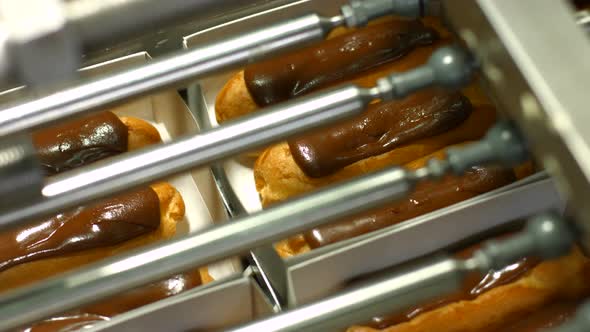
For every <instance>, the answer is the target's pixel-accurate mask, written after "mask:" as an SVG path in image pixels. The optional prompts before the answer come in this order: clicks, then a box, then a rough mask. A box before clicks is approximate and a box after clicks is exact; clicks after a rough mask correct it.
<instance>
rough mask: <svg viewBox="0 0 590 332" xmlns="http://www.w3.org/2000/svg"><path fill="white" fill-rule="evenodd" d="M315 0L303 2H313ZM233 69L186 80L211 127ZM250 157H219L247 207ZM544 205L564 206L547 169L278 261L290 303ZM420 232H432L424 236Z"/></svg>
mask: <svg viewBox="0 0 590 332" xmlns="http://www.w3.org/2000/svg"><path fill="white" fill-rule="evenodd" d="M313 3H314V1H305V5H306V6H313ZM315 3H316V6H317V7H318V8H320V7H321V9H318V12H321V13H323V14H325V15H333V14H335V13H337V11H338V8H339V6H340V4H339V3H333V4H330V5H326V4H325V3H320V2H319V1H315ZM302 12H305V10H300V8H298V7H297V6H293V7H289V6H285V7H281V8H279V9H277V10H275V11H273V12H272V13H265V14H261V16H260V17H258V16H256V17H252V18H246V19H244V20H238V21H236V22H230V23H227V24H224V25H221V26H219V27H215V28H212V29H209V30H205V31H202V32H199V33H196V34H194V35H191V36H187V37H186V38H185V46H186V47H191V46H193V45H198V44H199V43H204V42H208V41H210V40H212V39H214V38H219V37H222V36H224V34H230V33H235V32H236V31H240V30H244V29H248V28H251V27H253V26H256V24H264V23H265V21H264V20H265V19H269V20H270V19H274V18H275V17H280V18H281V19H284V18H287V17H295V16H296V15H298V14H301V13H302ZM234 73H235V71H232V72H225V73H220V74H217V75H213V76H210V77H208V78H205V79H201V80H199V81H198V82H197V83H196V84H195V85H194V86H192V87H189V104H190V106H191V109H193V110H199V112H200V114H204V115H206V116H207V117H208V120H209V121H210V122H211V123H212V125H213V126H217V125H218V124H217V122H216V119H215V111H214V105H215V98H216V95H217V93H218V92H219V91H220V90H221V88H222V87H223V85H224V84H225V83H226V82H227V80H228V79H229V78H230V77H231V76H232V75H233V74H234ZM252 163H253V160H248V159H247V158H234V159H229V160H226V161H224V162H223V163H222V166H223V169H224V170H225V172H226V174H227V178H228V181H229V183H230V185H231V189H232V190H233V191H234V192H235V193H236V195H237V197H238V199H239V200H240V202H241V203H242V204H243V205H244V207H245V209H246V210H247V211H248V212H249V213H252V212H255V211H258V210H260V209H261V205H260V201H259V196H258V193H257V192H256V189H255V183H254V177H253V173H252ZM548 208H557V209H559V210H563V202H562V201H561V200H560V198H559V196H558V194H557V191H556V190H555V187H554V186H553V183H552V181H551V180H550V179H549V178H548V177H547V175H546V174H545V173H544V172H539V173H537V174H534V175H531V176H529V177H527V178H525V179H522V180H520V181H517V182H515V183H513V184H510V185H508V186H505V187H502V188H498V189H497V190H494V191H492V192H489V193H486V194H484V195H480V196H478V197H475V198H473V199H470V200H467V201H464V202H460V203H458V204H455V205H452V206H450V207H447V208H444V209H440V210H437V211H434V212H432V213H429V214H426V215H423V216H420V217H417V218H414V219H412V220H408V221H405V222H403V223H400V224H398V225H394V226H390V227H388V228H384V229H382V230H379V231H376V232H372V233H369V234H365V235H363V236H360V237H356V238H354V239H350V240H347V241H342V242H339V243H335V244H332V245H329V246H326V247H324V248H320V249H316V250H312V251H311V252H309V253H306V254H302V255H299V256H296V257H292V258H289V259H286V260H285V263H286V264H283V265H284V266H285V267H286V269H287V271H286V272H280V273H282V274H285V276H286V280H285V285H286V288H287V289H286V292H287V298H288V301H287V302H288V303H287V305H288V306H289V307H294V306H297V305H301V304H304V303H309V302H311V301H314V300H318V299H320V298H322V297H325V296H328V295H330V294H333V293H334V292H336V291H338V290H340V289H342V288H343V287H345V285H346V284H347V283H348V282H349V281H351V280H354V279H356V278H359V277H360V276H362V275H365V274H368V273H372V272H375V271H378V270H381V269H383V268H386V267H390V266H392V265H395V264H399V263H402V262H405V261H408V260H411V259H413V258H416V257H419V256H422V255H425V254H428V253H432V252H434V251H437V250H439V249H442V248H445V247H447V246H449V245H452V244H453V243H457V242H460V241H463V240H465V239H466V238H469V237H472V236H476V234H478V233H480V232H484V231H488V230H490V229H492V228H494V227H498V226H502V225H505V224H507V223H509V222H511V221H513V220H516V219H519V218H522V217H526V216H528V215H530V214H533V213H535V212H538V211H542V210H544V209H548ZM425 234H432V235H434V234H436V236H430V237H428V238H425V236H424V235H425Z"/></svg>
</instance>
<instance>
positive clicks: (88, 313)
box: [24, 270, 201, 332]
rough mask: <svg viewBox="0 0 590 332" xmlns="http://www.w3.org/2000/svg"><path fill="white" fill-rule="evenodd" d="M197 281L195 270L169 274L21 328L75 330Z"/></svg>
mask: <svg viewBox="0 0 590 332" xmlns="http://www.w3.org/2000/svg"><path fill="white" fill-rule="evenodd" d="M200 284H201V276H200V274H199V271H198V270H195V271H193V272H189V273H183V274H179V275H176V276H174V277H172V278H169V279H166V280H163V281H160V282H156V283H152V284H149V285H147V286H143V287H139V288H137V289H134V290H131V291H128V292H125V293H123V294H121V295H119V296H116V297H114V298H111V299H109V300H107V301H103V302H100V303H97V304H94V305H91V306H88V307H86V308H83V309H80V310H77V311H74V312H69V313H65V314H62V315H59V316H56V317H52V318H49V319H46V320H44V321H41V322H38V323H36V324H34V325H33V326H31V327H29V328H27V329H24V331H31V332H33V331H34V332H45V331H76V330H78V329H81V328H83V327H85V326H91V325H94V324H96V323H97V322H100V321H105V320H109V319H110V318H111V317H113V316H115V315H117V314H120V313H123V312H126V311H129V310H132V309H135V308H139V307H141V306H144V305H146V304H149V303H152V302H156V301H158V300H161V299H164V298H167V297H169V296H173V295H176V294H179V293H181V292H184V291H186V290H188V289H191V288H194V287H196V286H198V285H200Z"/></svg>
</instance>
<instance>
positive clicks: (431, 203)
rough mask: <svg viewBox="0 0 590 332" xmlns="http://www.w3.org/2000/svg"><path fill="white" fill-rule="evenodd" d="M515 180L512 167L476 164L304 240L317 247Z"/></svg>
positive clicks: (330, 226) (426, 183) (328, 226)
mask: <svg viewBox="0 0 590 332" xmlns="http://www.w3.org/2000/svg"><path fill="white" fill-rule="evenodd" d="M514 179H515V178H514V172H513V171H512V170H505V169H500V168H497V167H473V168H472V169H470V170H469V171H467V172H466V173H465V174H464V175H462V176H453V175H449V176H446V177H444V178H443V179H442V180H440V181H431V182H423V183H420V184H418V185H417V186H416V189H415V190H414V192H413V193H412V194H411V195H409V196H408V197H407V198H405V199H403V200H401V201H398V202H396V203H393V204H391V205H388V206H386V207H384V208H381V209H378V210H375V211H373V212H369V213H366V212H365V213H362V214H359V215H357V216H355V217H352V218H350V219H347V220H344V221H340V222H336V223H333V224H329V225H323V226H320V227H317V228H315V229H312V230H311V231H308V232H306V233H305V234H304V236H305V240H306V242H307V243H308V244H309V246H310V247H311V248H317V247H321V246H325V245H328V244H330V243H334V242H338V241H341V240H345V239H349V238H352V237H355V236H358V235H361V234H365V233H369V232H372V231H375V230H377V229H381V228H384V227H387V226H390V225H393V224H396V223H399V222H402V221H404V220H407V219H410V218H414V217H417V216H420V215H423V214H425V213H428V212H431V211H434V210H437V209H440V208H443V207H446V206H449V205H452V204H455V203H457V202H460V201H463V200H466V199H469V198H472V197H475V196H477V195H479V194H482V193H485V192H488V191H490V190H493V189H495V188H499V187H501V186H504V185H506V184H509V183H511V182H512V181H514Z"/></svg>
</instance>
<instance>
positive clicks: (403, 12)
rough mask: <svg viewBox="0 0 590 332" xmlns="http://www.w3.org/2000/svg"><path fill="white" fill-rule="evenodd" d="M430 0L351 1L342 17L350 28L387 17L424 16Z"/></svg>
mask: <svg viewBox="0 0 590 332" xmlns="http://www.w3.org/2000/svg"><path fill="white" fill-rule="evenodd" d="M428 2H429V1H428V0H351V1H350V2H349V4H348V5H344V6H342V8H341V12H342V17H344V20H345V22H346V25H347V26H348V27H350V28H356V27H362V26H365V25H366V24H367V23H368V22H369V21H370V20H372V19H374V18H377V17H381V16H385V15H399V16H405V17H421V16H424V12H425V8H427V7H428Z"/></svg>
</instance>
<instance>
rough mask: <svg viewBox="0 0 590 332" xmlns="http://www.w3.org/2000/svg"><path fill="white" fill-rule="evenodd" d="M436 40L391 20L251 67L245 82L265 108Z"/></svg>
mask: <svg viewBox="0 0 590 332" xmlns="http://www.w3.org/2000/svg"><path fill="white" fill-rule="evenodd" d="M437 39H438V35H437V33H436V31H434V30H433V29H431V28H428V27H425V26H424V25H423V24H422V23H421V22H420V21H413V20H403V19H396V20H390V21H387V22H384V23H380V24H374V25H370V26H368V27H366V28H363V29H360V30H357V31H355V32H352V33H349V34H345V35H342V36H338V37H334V38H332V39H328V40H326V41H324V42H322V43H320V44H318V45H315V46H312V47H308V48H305V49H302V50H300V51H297V52H294V53H290V54H288V55H283V56H280V57H277V58H274V59H270V60H268V61H263V62H259V63H255V64H253V65H250V66H248V67H247V68H246V69H245V70H244V80H245V82H246V87H247V88H248V91H249V92H250V95H251V96H252V98H253V99H254V101H255V102H256V103H257V104H258V105H259V106H266V105H270V104H275V103H278V102H281V101H284V100H287V99H289V98H292V97H297V96H300V95H303V94H305V93H308V92H310V91H313V90H315V89H318V88H322V87H325V86H326V85H329V84H332V83H335V82H338V81H340V80H342V79H343V78H349V77H351V76H352V75H355V74H357V73H360V72H363V71H366V70H369V69H371V68H374V67H376V66H379V65H381V64H383V63H386V62H389V61H393V60H396V59H398V58H400V57H402V56H404V55H406V54H407V53H409V52H410V51H411V50H412V49H414V48H415V47H418V46H421V45H428V44H432V43H433V42H434V41H435V40H437Z"/></svg>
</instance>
